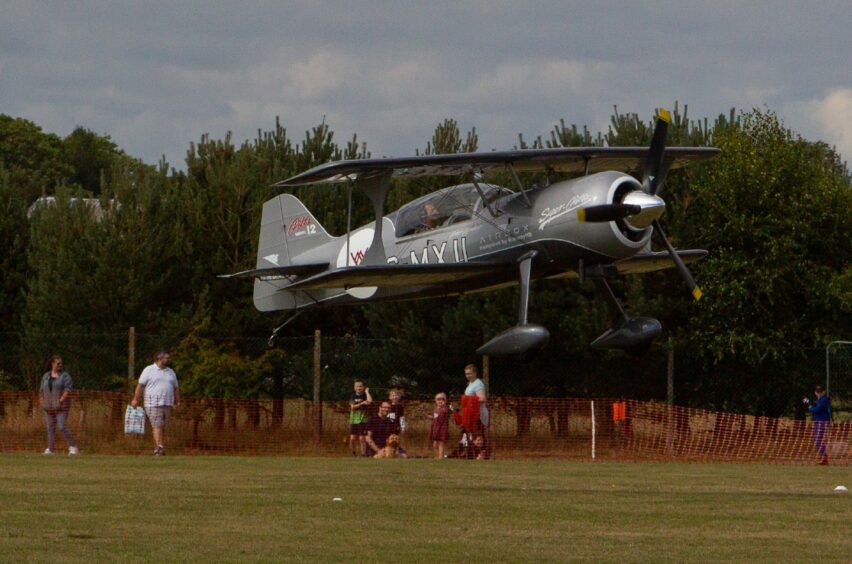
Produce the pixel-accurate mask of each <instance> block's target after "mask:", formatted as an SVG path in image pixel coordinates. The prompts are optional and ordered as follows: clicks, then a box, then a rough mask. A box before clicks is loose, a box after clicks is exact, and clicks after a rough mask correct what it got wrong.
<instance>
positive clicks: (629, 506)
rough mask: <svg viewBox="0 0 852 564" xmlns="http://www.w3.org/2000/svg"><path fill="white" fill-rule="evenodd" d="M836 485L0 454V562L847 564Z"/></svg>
mask: <svg viewBox="0 0 852 564" xmlns="http://www.w3.org/2000/svg"><path fill="white" fill-rule="evenodd" d="M838 484H844V485H846V486H847V487H852V472H850V470H849V468H837V467H826V468H823V467H810V466H769V465H733V464H729V465H721V464H718V465H710V464H630V463H626V464H615V463H613V464H607V463H600V464H592V463H570V462H554V461H529V462H523V461H490V462H481V461H480V462H477V461H433V460H407V461H405V460H386V461H378V460H356V459H328V458H283V457H264V458H248V457H179V456H172V457H165V458H161V459H155V458H151V457H141V456H137V457H128V456H81V457H78V458H69V457H66V456H53V457H42V456H40V455H0V560H3V561H15V562H21V561H42V560H53V561H56V560H64V561H83V560H87V561H89V560H94V561H140V560H141V561H148V560H157V561H185V560H189V561H223V560H224V561H259V560H263V561H271V560H297V561H341V560H358V561H400V560H402V561H458V560H460V559H466V560H474V561H489V560H490V561H501V562H502V561H523V560H529V561H532V560H537V561H565V560H595V561H620V562H625V561H637V562H638V561H654V562H657V561H679V562H682V561H696V560H701V561H707V560H736V561H808V560H810V561H813V560H821V561H849V559H850V558H852V525H850V523H852V496H851V495H850V494H838V493H834V492H833V489H834V487H835V486H836V485H838ZM334 497H341V498H342V501H333V498H334Z"/></svg>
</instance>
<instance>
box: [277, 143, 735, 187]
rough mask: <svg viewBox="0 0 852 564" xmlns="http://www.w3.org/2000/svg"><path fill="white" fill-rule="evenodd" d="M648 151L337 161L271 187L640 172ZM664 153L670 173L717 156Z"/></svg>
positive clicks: (680, 150) (709, 150) (685, 150)
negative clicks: (504, 171) (497, 171)
mask: <svg viewBox="0 0 852 564" xmlns="http://www.w3.org/2000/svg"><path fill="white" fill-rule="evenodd" d="M648 151H649V148H648V147H567V148H561V149H531V150H527V149H525V150H517V151H492V152H490V153H457V154H453V155H428V156H423V157H407V158H392V159H360V160H350V161H337V162H333V163H327V164H324V165H320V166H317V167H314V168H312V169H310V170H308V171H305V172H303V173H301V174H298V175H296V176H293V177H291V178H288V179H286V180H282V181H281V182H277V183H276V184H273V186H276V187H284V186H297V185H301V184H317V183H322V182H329V183H331V182H346V181H349V180H356V179H358V178H365V177H371V176H376V175H380V174H383V173H387V172H388V171H391V172H392V174H391V176H392V177H393V178H416V177H420V176H454V175H460V174H465V173H467V172H470V171H475V172H478V171H486V170H490V169H494V168H500V167H505V166H508V165H512V166H513V167H514V168H515V170H516V171H518V172H529V171H539V170H545V169H551V170H555V171H558V172H583V171H584V170H585V169H586V166H587V164H588V170H589V172H590V173H591V172H600V171H603V170H640V169H641V168H642V166H644V164H645V159H646V158H647V155H648ZM665 151H666V152H665V157H664V160H665V161H667V162H670V163H671V166H670V168H672V169H673V168H680V167H683V166H686V165H687V164H689V163H691V162H695V161H702V160H705V159H710V158H713V157H715V156H716V155H718V154H719V152H720V151H719V149H716V148H715V147H668V148H666V150H665Z"/></svg>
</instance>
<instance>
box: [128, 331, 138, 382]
mask: <svg viewBox="0 0 852 564" xmlns="http://www.w3.org/2000/svg"><path fill="white" fill-rule="evenodd" d="M135 376H136V327H134V326H132V325H131V326H130V329H128V330H127V379H128V380H133V379H134V377H135Z"/></svg>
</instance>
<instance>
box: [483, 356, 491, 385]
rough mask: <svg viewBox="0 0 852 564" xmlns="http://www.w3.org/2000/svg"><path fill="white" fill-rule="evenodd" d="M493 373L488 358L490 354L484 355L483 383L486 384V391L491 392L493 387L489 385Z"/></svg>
mask: <svg viewBox="0 0 852 564" xmlns="http://www.w3.org/2000/svg"><path fill="white" fill-rule="evenodd" d="M490 375H491V365H490V362H489V360H488V355H487V354H484V355H482V383H483V384H485V392H486V393H487V394H489V395H490V394H491V388H490V387H489V386H488V380H489V379H490V378H489V377H490Z"/></svg>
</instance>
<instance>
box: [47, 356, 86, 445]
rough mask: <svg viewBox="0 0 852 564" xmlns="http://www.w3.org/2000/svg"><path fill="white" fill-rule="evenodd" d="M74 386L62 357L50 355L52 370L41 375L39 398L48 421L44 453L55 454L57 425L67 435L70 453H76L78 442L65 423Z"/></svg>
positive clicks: (66, 439)
mask: <svg viewBox="0 0 852 564" xmlns="http://www.w3.org/2000/svg"><path fill="white" fill-rule="evenodd" d="M73 388H74V383H73V382H72V381H71V375H70V374H68V372H66V371H65V369H64V368H62V357H61V356H59V355H56V354H55V355H53V356H52V357H50V370H48V371H47V372H45V373H44V376H42V377H41V388H40V390H39V391H40V392H41V393H40V395H39V399H40V401H41V407H42V408H43V409H44V418H45V421H47V449H45V451H44V454H53V449H54V447H55V446H56V444H55V443H56V427H59V430H60V431H62V434H63V435H65V442H66V443H68V454H70V455H75V454H77V453H78V452H79V451H78V450H77V444H76V443H75V442H74V436H73V435H72V434H71V431H69V430H68V427H67V426H66V425H65V423H66V420H67V419H68V409H69V408H70V407H71V390H72V389H73Z"/></svg>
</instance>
